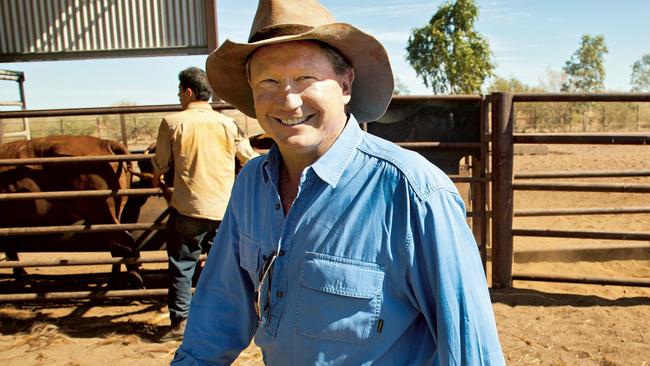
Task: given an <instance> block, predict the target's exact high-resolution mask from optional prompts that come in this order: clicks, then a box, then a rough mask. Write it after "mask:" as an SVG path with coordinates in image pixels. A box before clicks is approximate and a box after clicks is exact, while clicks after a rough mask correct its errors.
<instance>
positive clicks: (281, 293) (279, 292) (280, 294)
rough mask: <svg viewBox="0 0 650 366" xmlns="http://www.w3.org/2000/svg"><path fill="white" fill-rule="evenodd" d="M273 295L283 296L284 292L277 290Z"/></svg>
mask: <svg viewBox="0 0 650 366" xmlns="http://www.w3.org/2000/svg"><path fill="white" fill-rule="evenodd" d="M275 296H277V297H282V296H284V292H282V291H278V292H276V293H275Z"/></svg>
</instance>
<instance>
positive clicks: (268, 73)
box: [250, 41, 354, 163]
mask: <svg viewBox="0 0 650 366" xmlns="http://www.w3.org/2000/svg"><path fill="white" fill-rule="evenodd" d="M353 78H354V72H353V71H352V69H350V70H349V71H348V72H346V73H344V74H343V75H337V74H336V72H334V69H333V67H332V63H331V62H330V60H329V58H328V57H327V54H326V51H325V50H323V49H322V48H321V47H320V46H319V45H318V44H317V43H315V42H310V41H297V42H286V43H280V44H274V45H268V46H264V47H262V48H260V49H258V50H257V51H255V53H254V54H253V56H252V58H251V61H250V84H251V88H252V90H253V98H254V102H255V112H256V114H257V119H258V121H259V123H260V125H261V126H262V128H263V129H264V130H265V131H266V133H268V134H269V135H270V136H271V137H272V138H273V139H274V140H275V141H276V143H277V144H278V147H279V148H280V151H281V153H282V155H283V157H285V158H296V159H301V160H303V161H308V162H309V163H311V162H314V161H316V160H317V159H318V158H319V157H320V156H322V155H323V154H324V153H325V152H326V151H327V150H328V149H329V148H330V146H332V144H333V143H334V141H335V140H336V138H337V137H338V136H339V134H340V133H341V131H342V130H343V128H344V127H345V123H346V120H347V116H346V114H345V105H346V104H347V103H348V102H349V101H350V98H351V95H350V92H351V89H352V81H353Z"/></svg>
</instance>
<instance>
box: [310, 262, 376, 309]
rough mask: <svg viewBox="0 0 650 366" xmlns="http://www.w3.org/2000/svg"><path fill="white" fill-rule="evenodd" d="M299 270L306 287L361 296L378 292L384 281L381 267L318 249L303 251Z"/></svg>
mask: <svg viewBox="0 0 650 366" xmlns="http://www.w3.org/2000/svg"><path fill="white" fill-rule="evenodd" d="M301 272H302V274H301V276H300V277H301V284H302V285H303V286H305V287H307V288H311V289H314V290H319V291H323V292H329V293H332V294H337V295H342V296H350V297H356V298H361V299H372V298H374V297H376V296H378V294H379V293H380V292H381V287H382V284H383V281H384V271H383V270H382V269H381V267H380V266H379V265H377V264H375V263H369V262H362V261H357V260H352V259H347V258H341V257H335V256H331V255H326V254H319V253H307V254H306V258H305V262H303V265H302V271H301Z"/></svg>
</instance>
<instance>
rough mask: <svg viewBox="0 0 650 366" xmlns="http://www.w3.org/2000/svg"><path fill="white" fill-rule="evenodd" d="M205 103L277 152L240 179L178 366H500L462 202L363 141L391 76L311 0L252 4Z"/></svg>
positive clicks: (412, 166) (212, 63) (375, 53)
mask: <svg viewBox="0 0 650 366" xmlns="http://www.w3.org/2000/svg"><path fill="white" fill-rule="evenodd" d="M207 70H208V76H209V79H210V82H211V85H212V86H213V89H214V90H215V93H216V94H217V95H218V96H219V97H221V98H222V99H224V100H225V101H227V102H229V103H231V104H232V105H234V106H235V107H237V108H238V109H240V110H241V111H242V112H244V113H245V114H247V115H248V116H251V117H256V118H257V119H258V120H259V123H260V125H261V126H262V128H263V129H264V130H265V131H266V133H267V134H269V135H270V136H271V137H272V138H273V139H274V140H275V143H276V144H275V146H274V147H273V148H272V149H271V151H270V152H269V154H268V155H267V156H265V157H260V158H256V159H254V160H252V161H251V162H249V163H248V164H247V165H246V166H245V167H244V169H243V170H242V171H241V173H240V175H239V177H238V178H237V181H236V183H235V186H234V187H233V192H232V199H231V201H230V203H229V206H228V209H227V212H226V215H225V217H224V220H223V222H222V226H221V228H220V230H219V232H218V234H217V237H216V238H215V241H216V242H217V243H219V245H220V246H221V248H223V251H222V252H220V253H219V254H220V255H218V256H210V257H209V258H208V263H207V264H206V268H205V270H204V272H203V275H202V277H201V279H200V281H199V284H198V286H197V290H196V294H195V296H194V298H193V299H192V303H191V308H190V313H189V320H188V325H187V328H186V330H185V335H184V339H183V344H182V345H181V346H180V348H179V349H178V351H177V353H176V355H175V358H174V361H173V362H172V363H173V364H176V365H195V364H206V365H207V364H209V365H228V364H230V363H232V362H233V360H234V359H235V358H236V357H237V355H238V354H239V353H240V352H241V351H242V350H243V349H244V348H246V347H247V346H248V345H249V344H250V342H251V340H252V339H253V337H254V338H255V343H256V344H257V345H258V346H260V348H261V349H262V352H263V356H264V361H265V363H266V364H269V365H355V366H356V365H371V364H375V365H391V366H393V365H502V364H504V359H503V354H502V352H501V347H500V345H499V340H498V336H497V331H496V326H495V321H494V315H493V312H492V306H491V303H490V298H489V294H488V291H487V285H486V282H485V275H484V273H483V268H482V266H481V262H480V258H479V254H478V249H477V246H476V244H475V242H474V239H473V236H472V233H471V231H470V230H469V228H468V227H467V224H466V222H465V210H464V205H463V202H462V200H461V198H460V197H459V195H458V193H457V191H456V189H455V187H454V185H453V184H452V183H451V181H450V180H449V179H448V178H447V177H446V176H445V175H444V174H443V173H442V172H441V171H440V170H438V169H437V168H436V167H435V166H433V165H432V164H431V163H429V162H428V161H427V160H426V159H424V158H423V157H421V156H420V155H418V154H416V153H414V152H410V151H407V150H404V149H401V148H399V147H397V146H396V145H394V144H392V143H390V142H388V141H384V140H381V139H379V138H377V137H374V136H371V135H368V134H366V133H364V132H363V131H362V130H361V129H360V127H359V125H358V122H369V121H373V120H376V119H377V118H379V117H380V116H381V115H382V114H383V113H384V112H385V111H386V108H387V106H388V103H389V102H390V98H391V95H392V91H393V75H392V71H391V68H390V64H389V61H388V56H387V55H386V51H385V49H384V48H383V46H381V44H380V43H379V42H378V41H377V40H376V39H375V38H373V37H372V36H370V35H368V34H366V33H363V32H361V31H360V30H358V29H357V28H355V27H353V26H351V25H349V24H343V23H337V22H336V20H335V19H334V18H333V17H332V16H331V14H330V13H329V12H328V11H327V10H326V9H325V8H324V7H322V5H320V4H319V3H318V2H317V1H313V0H310V1H304V0H301V1H298V0H275V1H274V0H262V1H261V2H260V4H259V7H258V10H257V14H256V17H255V20H254V22H253V27H252V30H251V35H250V38H249V43H245V44H237V43H233V42H230V41H226V42H225V43H224V44H223V45H222V46H221V47H220V48H219V49H217V50H216V51H215V52H213V53H212V54H211V55H210V57H209V58H208V61H207Z"/></svg>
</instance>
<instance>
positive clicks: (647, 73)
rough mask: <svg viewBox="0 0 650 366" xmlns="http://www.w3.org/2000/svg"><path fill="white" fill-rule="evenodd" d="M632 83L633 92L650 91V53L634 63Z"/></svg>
mask: <svg viewBox="0 0 650 366" xmlns="http://www.w3.org/2000/svg"><path fill="white" fill-rule="evenodd" d="M630 84H632V91H633V92H650V53H648V54H645V55H643V56H642V57H641V58H640V59H639V60H638V61H636V62H635V63H634V65H632V75H631V77H630Z"/></svg>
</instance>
